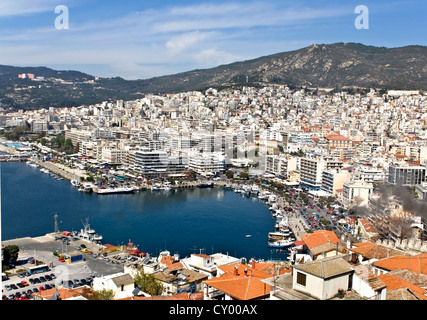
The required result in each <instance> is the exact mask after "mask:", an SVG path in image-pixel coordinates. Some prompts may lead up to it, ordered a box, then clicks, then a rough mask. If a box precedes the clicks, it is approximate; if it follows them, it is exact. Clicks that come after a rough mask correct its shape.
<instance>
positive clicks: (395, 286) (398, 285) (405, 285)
mask: <svg viewBox="0 0 427 320" xmlns="http://www.w3.org/2000/svg"><path fill="white" fill-rule="evenodd" d="M378 278H379V279H380V280H381V281H382V282H384V283H385V284H386V285H387V293H391V291H394V290H399V289H409V290H410V291H411V292H412V293H413V294H414V295H415V296H416V297H417V298H418V299H420V300H427V296H426V293H427V290H426V289H423V288H421V287H419V286H416V285H414V284H412V283H410V282H408V281H405V280H403V279H401V278H399V277H396V276H393V275H391V274H388V273H386V274H383V275H380V276H378Z"/></svg>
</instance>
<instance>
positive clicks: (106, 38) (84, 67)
mask: <svg viewBox="0 0 427 320" xmlns="http://www.w3.org/2000/svg"><path fill="white" fill-rule="evenodd" d="M359 5H364V6H365V8H366V9H367V11H366V10H365V11H363V12H362V11H357V12H355V9H356V7H358V6H359ZM59 6H61V7H59ZM56 8H58V9H61V10H58V11H55V9H56ZM426 12H427V1H425V0H407V1H393V0H389V1H384V0H377V1H374V0H357V1H353V0H330V1H323V0H312V1H306V0H299V1H287V0H268V1H265V0H245V1H242V0H235V1H203V0H198V1H190V0H184V1H180V0H175V1H170V0H157V1H156V0H152V1H146V0H120V1H117V0H0V64H3V65H13V66H47V67H50V68H53V69H58V70H78V71H82V72H86V73H89V74H91V75H94V76H101V77H115V76H119V77H122V78H125V79H128V80H132V79H147V78H151V77H155V76H162V75H169V74H175V73H179V72H185V71H190V70H194V69H205V68H211V67H215V66H218V65H222V64H227V63H231V62H235V61H243V60H248V59H253V58H257V57H260V56H266V55H270V54H275V53H279V52H286V51H292V50H297V49H300V48H304V47H307V46H309V45H311V44H330V43H336V42H358V43H362V44H365V45H374V46H381V47H401V46H406V45H423V46H426V45H427V40H426V39H427V36H426V31H427V19H425V15H426ZM361 14H363V18H364V19H362V20H361V18H362V16H361ZM358 18H359V20H358V21H359V22H360V23H363V25H364V26H365V29H363V28H362V29H361V28H360V27H359V28H358V27H356V25H355V21H356V20H357V19H358Z"/></svg>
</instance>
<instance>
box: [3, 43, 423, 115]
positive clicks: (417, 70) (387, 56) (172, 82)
mask: <svg viewBox="0 0 427 320" xmlns="http://www.w3.org/2000/svg"><path fill="white" fill-rule="evenodd" d="M19 73H34V74H35V76H36V77H37V76H43V77H45V78H50V79H60V80H61V81H62V82H64V81H65V82H72V86H73V90H67V89H70V83H66V84H64V83H61V81H60V80H57V81H55V82H54V83H52V82H50V83H49V84H50V86H49V88H45V86H44V84H45V82H39V83H38V85H39V87H38V88H30V89H28V90H20V91H21V92H18V94H17V93H16V90H15V89H16V87H17V86H18V87H19V86H25V85H27V86H31V85H32V84H34V81H30V80H29V79H17V74H19ZM271 84H281V85H287V86H289V87H293V88H300V87H308V88H334V89H336V90H342V89H345V88H366V89H369V88H376V89H389V90H390V89H401V90H427V47H426V46H421V45H408V46H403V47H395V48H386V47H376V46H369V45H364V44H360V43H352V42H350V43H343V42H339V43H334V44H313V45H310V46H308V47H304V48H301V49H297V50H293V51H287V52H281V53H275V54H271V55H265V56H261V57H258V58H254V59H248V60H244V61H236V62H233V63H230V64H223V65H219V66H217V67H213V68H207V69H194V70H190V71H185V72H180V73H176V74H170V75H163V76H158V77H152V78H148V79H139V80H125V79H123V78H121V77H113V78H98V77H95V76H92V75H89V74H86V73H83V72H80V71H74V70H62V71H58V70H53V69H50V68H47V67H13V66H4V65H0V102H2V104H3V105H6V106H8V105H9V106H12V107H21V108H22V107H24V108H34V107H41V106H46V104H51V105H53V106H60V105H62V106H71V105H74V106H77V105H81V104H95V103H100V102H102V101H105V100H109V99H111V100H117V99H123V100H130V99H135V98H138V97H142V96H144V95H145V94H150V93H156V94H157V93H158V94H165V93H177V92H185V91H203V90H206V89H208V88H210V87H213V88H217V89H222V88H233V87H241V86H245V85H246V86H258V87H259V86H265V85H271ZM47 89H49V90H47Z"/></svg>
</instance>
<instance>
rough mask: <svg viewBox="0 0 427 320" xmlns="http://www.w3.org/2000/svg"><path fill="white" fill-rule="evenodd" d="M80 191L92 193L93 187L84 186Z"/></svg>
mask: <svg viewBox="0 0 427 320" xmlns="http://www.w3.org/2000/svg"><path fill="white" fill-rule="evenodd" d="M79 191H81V192H92V185H90V184H84V185H83V186H81V187H80V188H79Z"/></svg>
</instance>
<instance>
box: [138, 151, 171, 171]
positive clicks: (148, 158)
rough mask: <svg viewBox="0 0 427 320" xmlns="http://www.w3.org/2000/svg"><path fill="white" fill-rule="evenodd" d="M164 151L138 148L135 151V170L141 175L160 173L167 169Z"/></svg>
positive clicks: (166, 157) (167, 161)
mask: <svg viewBox="0 0 427 320" xmlns="http://www.w3.org/2000/svg"><path fill="white" fill-rule="evenodd" d="M168 163H169V160H168V156H167V153H166V151H161V150H156V151H150V150H138V151H135V171H137V172H139V173H140V174H143V175H162V174H165V173H167V170H168Z"/></svg>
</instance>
